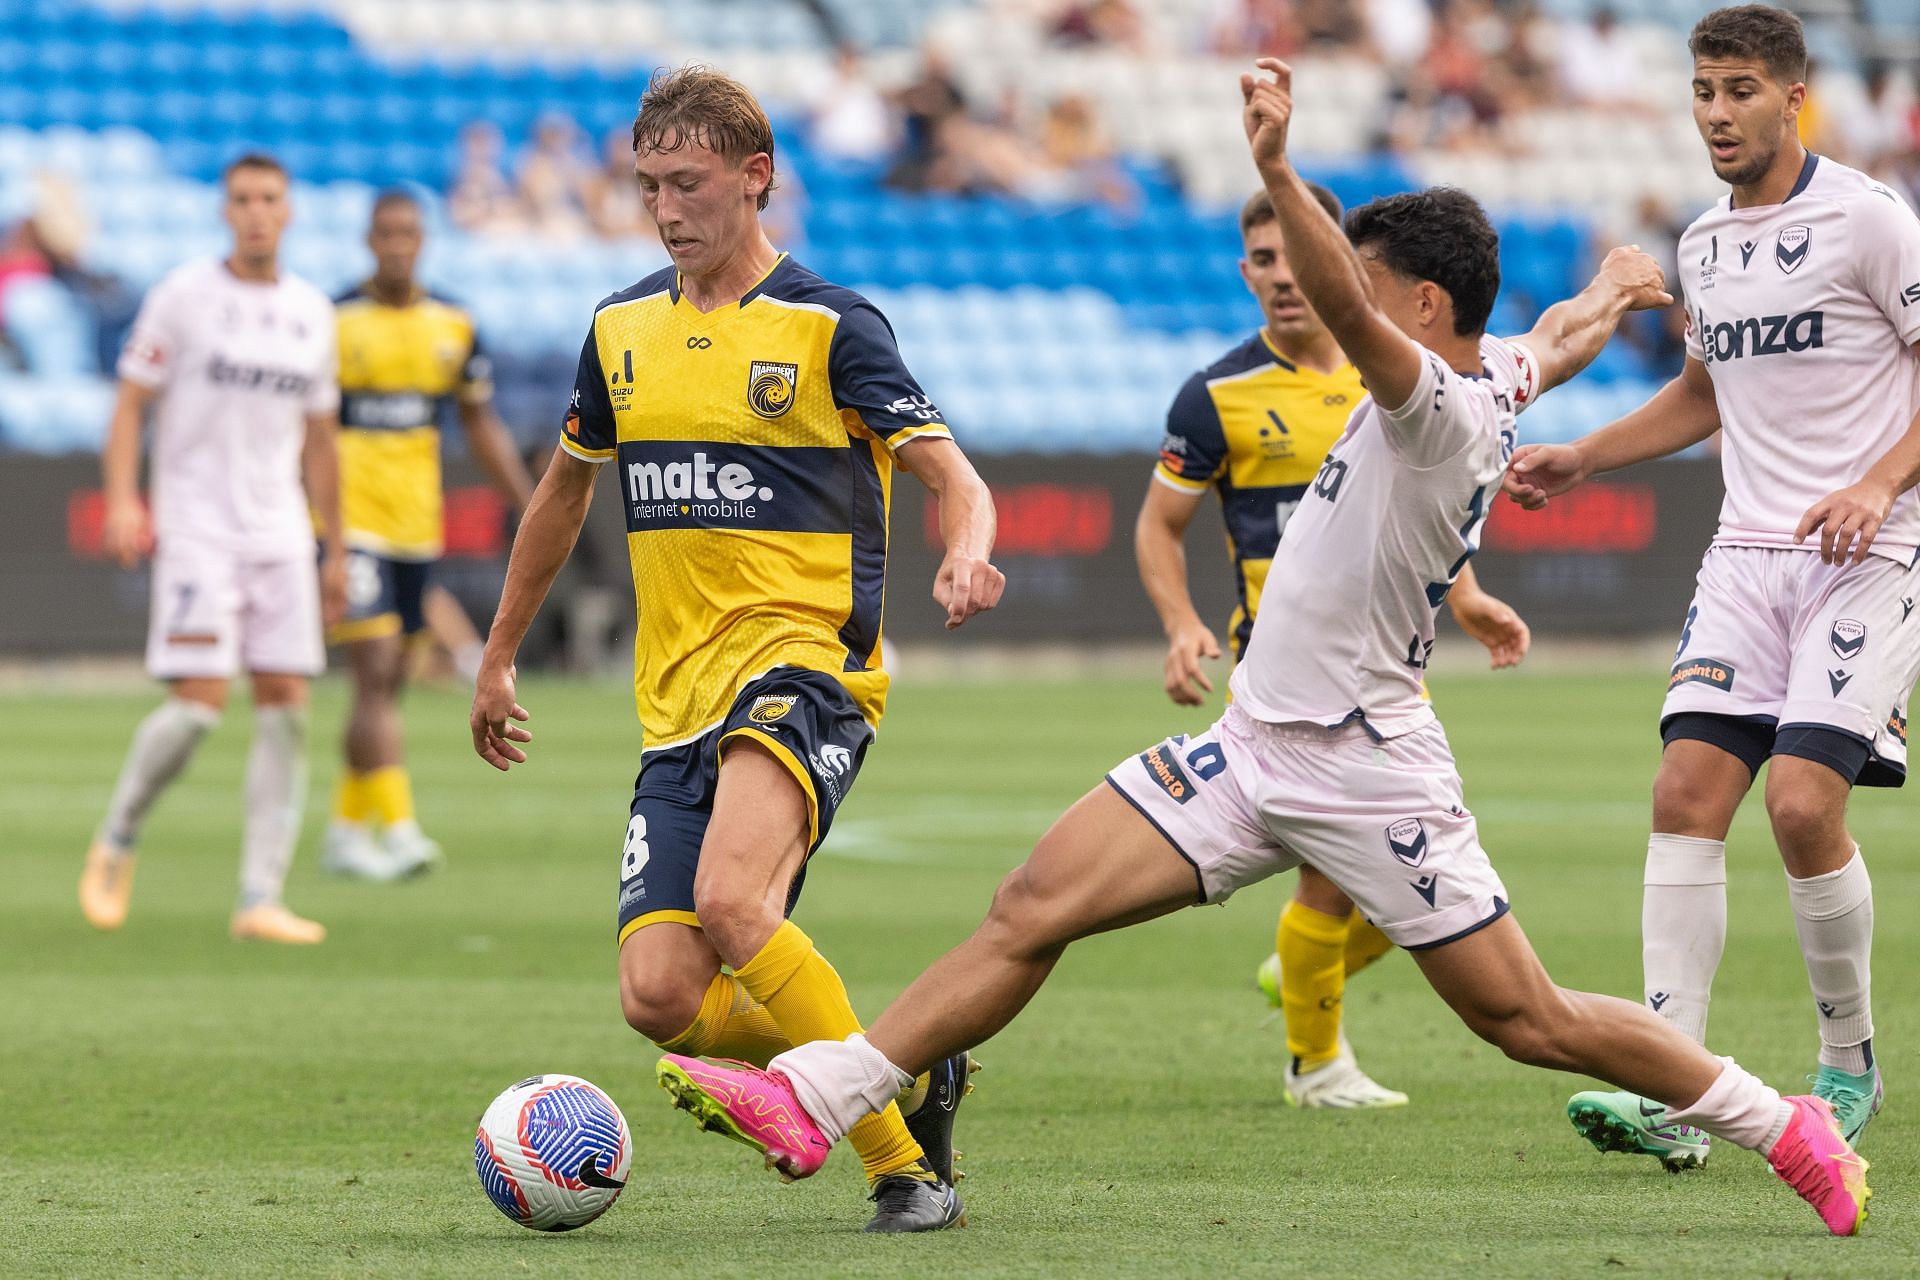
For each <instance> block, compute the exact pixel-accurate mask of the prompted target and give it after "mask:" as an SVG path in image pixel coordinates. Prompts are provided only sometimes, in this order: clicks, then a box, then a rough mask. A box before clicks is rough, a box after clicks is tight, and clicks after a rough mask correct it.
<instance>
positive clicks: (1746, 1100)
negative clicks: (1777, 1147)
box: [1667, 1058, 1793, 1155]
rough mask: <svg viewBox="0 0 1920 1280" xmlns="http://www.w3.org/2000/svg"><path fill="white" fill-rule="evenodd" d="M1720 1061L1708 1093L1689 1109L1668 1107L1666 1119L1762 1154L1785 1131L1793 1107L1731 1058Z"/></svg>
mask: <svg viewBox="0 0 1920 1280" xmlns="http://www.w3.org/2000/svg"><path fill="white" fill-rule="evenodd" d="M1720 1061H1721V1062H1722V1063H1724V1064H1725V1065H1724V1066H1722V1067H1721V1069H1720V1074H1719V1075H1717V1076H1715V1077H1714V1079H1713V1083H1712V1084H1710V1085H1708V1086H1707V1091H1706V1092H1705V1093H1703V1094H1701V1095H1700V1097H1699V1099H1698V1100H1697V1101H1696V1102H1694V1104H1693V1105H1692V1106H1690V1107H1680V1108H1669V1109H1668V1110H1667V1119H1669V1120H1671V1121H1673V1122H1674V1123H1675V1124H1690V1125H1692V1126H1693V1127H1694V1128H1696V1129H1705V1130H1706V1131H1707V1132H1708V1133H1710V1134H1712V1135H1713V1136H1714V1137H1716V1138H1725V1139H1726V1140H1727V1141H1728V1142H1731V1143H1733V1144H1734V1145H1736V1146H1741V1147H1745V1148H1746V1149H1747V1150H1749V1151H1758V1152H1759V1153H1760V1154H1762V1155H1765V1154H1766V1153H1767V1152H1769V1151H1771V1150H1773V1144H1774V1143H1776V1142H1778V1141H1780V1135H1781V1134H1783V1133H1785V1132H1786V1131H1787V1121H1789V1120H1791V1119H1792V1118H1793V1108H1792V1107H1789V1106H1788V1105H1787V1104H1786V1103H1785V1102H1782V1101H1781V1100H1780V1091H1779V1090H1778V1089H1775V1088H1774V1087H1772V1086H1771V1085H1768V1084H1765V1083H1763V1082H1762V1081H1761V1080H1760V1078H1759V1077H1758V1076H1755V1075H1754V1074H1752V1073H1751V1072H1749V1071H1748V1070H1747V1069H1746V1068H1745V1067H1742V1066H1741V1065H1740V1064H1739V1063H1737V1062H1735V1061H1734V1060H1733V1059H1732V1058H1722V1059H1720Z"/></svg>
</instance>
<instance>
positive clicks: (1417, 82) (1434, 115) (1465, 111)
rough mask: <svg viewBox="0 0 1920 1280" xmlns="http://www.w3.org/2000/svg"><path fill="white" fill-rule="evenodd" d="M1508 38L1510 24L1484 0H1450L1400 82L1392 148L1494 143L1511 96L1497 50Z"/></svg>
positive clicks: (1392, 133)
mask: <svg viewBox="0 0 1920 1280" xmlns="http://www.w3.org/2000/svg"><path fill="white" fill-rule="evenodd" d="M1506 44H1507V28H1506V25H1505V23H1504V21H1502V19H1501V17H1500V15H1499V13H1498V12H1497V11H1495V10H1494V9H1493V8H1492V7H1491V6H1489V5H1488V4H1486V3H1485V0H1449V2H1448V3H1447V5H1446V7H1445V8H1444V9H1443V10H1442V11H1441V12H1440V13H1439V14H1438V17H1437V20H1436V22H1435V24H1434V29H1433V39H1432V41H1431V42H1430V43H1429V44H1428V46H1427V51H1426V54H1425V55H1424V56H1423V57H1422V58H1421V59H1420V62H1419V65H1418V66H1416V67H1415V68H1414V69H1413V70H1412V71H1411V72H1410V73H1409V74H1408V76H1407V78H1406V81H1405V84H1404V86H1403V88H1402V91H1401V101H1400V104H1399V106H1398V108H1397V109H1396V111H1395V115H1394V119H1393V121H1392V124H1391V138H1392V145H1393V146H1394V148H1395V149H1396V150H1401V151H1416V150H1421V149H1425V148H1428V147H1443V148H1450V149H1454V150H1466V149H1472V148H1479V147H1486V146H1490V145H1492V144H1493V143H1495V142H1496V141H1497V133H1498V128H1499V125H1500V121H1501V119H1502V117H1503V116H1504V115H1505V114H1506V108H1507V101H1506V99H1505V97H1504V96H1503V94H1502V92H1501V89H1502V87H1503V85H1502V81H1501V79H1500V75H1499V69H1498V68H1497V66H1496V65H1495V62H1494V55H1496V54H1497V53H1499V52H1500V51H1502V50H1503V49H1504V48H1505V47H1506Z"/></svg>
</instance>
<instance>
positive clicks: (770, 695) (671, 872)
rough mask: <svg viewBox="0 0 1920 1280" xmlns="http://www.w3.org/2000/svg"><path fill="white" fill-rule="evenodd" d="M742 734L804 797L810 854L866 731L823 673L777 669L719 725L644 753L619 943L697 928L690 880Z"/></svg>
mask: <svg viewBox="0 0 1920 1280" xmlns="http://www.w3.org/2000/svg"><path fill="white" fill-rule="evenodd" d="M743 735H750V736H752V738H753V739H754V741H756V742H758V743H760V744H761V745H762V746H764V747H767V748H768V749H769V750H771V751H772V752H773V754H774V756H775V757H776V758H778V759H779V761H780V762H781V763H782V764H784V765H786V767H787V768H788V770H790V771H791V772H792V774H793V776H794V778H795V780H796V781H798V782H799V783H800V789H801V790H802V791H803V792H805V793H806V797H807V810H808V822H809V827H810V830H809V833H808V843H807V853H808V855H809V856H811V855H812V853H813V851H814V850H815V849H818V848H819V847H820V842H821V841H822V840H824V839H826V838H827V830H828V828H829V827H831V826H832V825H833V815H834V814H835V813H836V812H837V811H838V810H839V808H840V802H841V801H842V800H844V799H846V795H847V792H848V791H849V790H850V789H851V788H852V787H853V780H854V778H855V777H856V776H858V775H859V772H860V762H861V761H862V760H864V759H865V758H866V754H867V745H868V744H869V743H871V742H872V741H873V726H872V725H870V724H868V723H867V721H866V717H864V716H862V715H861V714H860V708H859V707H858V706H857V705H856V704H855V703H854V700H853V695H852V694H850V693H848V692H847V687H846V686H845V685H843V684H841V683H840V682H839V681H838V680H836V679H834V678H833V677H832V676H830V675H828V674H827V673H826V672H824V671H810V670H807V669H805V668H802V667H776V668H774V669H773V670H772V671H770V672H768V673H767V674H766V675H764V676H761V677H760V678H759V679H758V680H755V681H753V682H752V683H750V684H748V685H747V686H746V688H744V689H742V690H741V691H740V696H739V697H737V698H735V699H734V700H733V707H732V709H731V710H730V711H729V712H728V713H727V718H726V719H725V720H724V721H722V722H721V723H720V725H719V726H718V727H717V728H715V729H713V730H711V731H709V732H707V733H705V734H703V735H702V736H700V737H699V738H696V739H695V740H694V741H692V742H686V743H682V744H680V745H679V746H676V747H667V748H664V749H662V750H659V751H648V752H646V753H644V754H643V755H642V757H641V761H640V776H639V777H638V778H636V779H634V783H633V804H632V806H631V807H630V809H629V820H628V822H627V838H626V843H625V845H624V846H623V847H622V849H621V854H620V900H619V909H618V914H617V921H618V929H619V934H618V937H619V941H621V942H623V943H624V942H625V941H626V940H627V939H628V938H629V937H630V936H632V934H633V933H634V931H635V930H637V929H640V928H643V927H645V926H646V925H649V924H656V923H659V922H661V921H672V922H674V923H678V924H691V925H698V924H699V923H700V921H699V919H698V917H697V916H696V915H695V914H694V905H693V879H694V873H695V872H696V871H698V870H699V866H700V846H701V843H702V841H704V840H705V839H706V835H707V823H708V822H709V821H710V820H711V819H712V818H713V793H714V787H715V784H716V783H717V782H718V781H719V776H720V748H721V744H723V743H724V742H726V740H727V739H729V738H735V737H740V736H743ZM806 878H807V872H806V867H805V865H802V866H801V868H800V872H799V874H798V875H796V876H794V878H793V883H792V884H791V885H790V886H788V889H787V906H786V911H787V914H789V915H791V914H793V908H794V904H795V903H797V902H798V901H799V900H800V886H801V885H802V884H803V883H805V881H806Z"/></svg>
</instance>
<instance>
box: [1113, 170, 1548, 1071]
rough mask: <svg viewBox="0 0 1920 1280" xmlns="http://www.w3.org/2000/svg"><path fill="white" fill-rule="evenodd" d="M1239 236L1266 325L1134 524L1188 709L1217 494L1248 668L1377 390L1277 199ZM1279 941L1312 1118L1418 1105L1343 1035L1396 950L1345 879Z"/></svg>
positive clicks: (1514, 628) (1489, 609) (1510, 614)
mask: <svg viewBox="0 0 1920 1280" xmlns="http://www.w3.org/2000/svg"><path fill="white" fill-rule="evenodd" d="M1307 185H1308V188H1309V190H1311V191H1312V193H1313V196H1314V198H1315V199H1316V200H1317V201H1318V202H1319V204H1320V206H1321V207H1322V208H1324V209H1325V210H1326V211H1327V213H1328V214H1329V215H1331V216H1332V217H1333V219H1334V220H1335V221H1338V220H1339V218H1340V202H1339V201H1338V200H1337V199H1335V198H1334V195H1333V193H1332V192H1331V191H1328V190H1327V189H1326V188H1325V187H1323V186H1320V185H1319V184H1318V183H1309V184H1307ZM1240 235H1241V240H1242V247H1243V249H1244V251H1245V252H1244V256H1243V257H1242V258H1241V259H1240V274H1241V276H1242V277H1243V278H1244V279H1245V280H1246V282H1247V288H1248V289H1249V290H1251V291H1252V293H1253V295H1254V296H1255V297H1256V298H1258V299H1259V300H1260V305H1261V309H1262V311H1263V312H1264V313H1265V316H1266V324H1265V326H1264V327H1263V328H1262V329H1261V330H1260V331H1259V332H1258V333H1256V334H1254V335H1253V336H1252V337H1251V338H1248V339H1247V340H1246V341H1245V342H1243V343H1241V344H1240V345H1239V346H1237V347H1235V348H1234V349H1233V350H1232V351H1229V352H1228V353H1227V354H1226V355H1224V356H1222V357H1221V358H1220V359H1219V360H1217V361H1215V362H1214V363H1213V364H1212V365H1209V366H1208V367H1207V368H1206V369H1204V370H1202V371H1201V372H1199V373H1196V374H1194V375H1193V376H1192V377H1191V378H1189V379H1188V380H1187V382H1186V385H1184V386H1183V387H1182V388H1181V389H1180V393H1179V394H1178V395H1177V396H1175V397H1174V401H1173V407H1172V409H1170V410H1169V411H1168V414H1167V435H1166V439H1165V441H1164V442H1163V443H1162V445H1161V448H1160V463H1159V465H1158V466H1157V467H1155V468H1154V473H1153V474H1154V479H1155V481H1156V482H1157V483H1155V484H1152V485H1149V486H1148V488H1147V498H1146V502H1145V504H1144V505H1143V506H1142V507H1141V509H1140V518H1139V521H1138V523H1137V524H1136V526H1135V528H1134V550H1135V554H1136V556H1137V558H1138V560H1139V563H1140V579H1141V581H1142V582H1143V583H1144V584H1145V585H1146V588H1147V594H1148V595H1150V596H1151V597H1152V598H1153V603H1154V607H1155V608H1156V609H1157V610H1158V611H1159V613H1160V620H1161V623H1162V624H1163V625H1164V626H1165V628H1166V633H1167V658H1166V670H1165V680H1166V689H1167V694H1168V696H1170V697H1171V698H1172V699H1173V700H1174V701H1175V702H1177V703H1180V704H1182V705H1184V706H1198V705H1200V703H1201V701H1202V700H1203V697H1204V694H1207V693H1211V692H1213V683H1212V681H1211V680H1209V679H1208V678H1207V674H1206V671H1205V670H1204V669H1203V668H1202V667H1201V665H1200V662H1201V659H1203V658H1218V657H1219V656H1220V643H1219V641H1217V640H1216V639H1214V635H1213V631H1212V630H1211V629H1210V628H1209V627H1208V626H1207V624H1206V623H1205V622H1203V621H1201V619H1200V615H1199V614H1198V613H1197V612H1195V610H1194V607H1193V600H1192V597H1191V596H1190V595H1189V594H1188V590H1187V562H1186V551H1185V548H1184V545H1183V539H1184V537H1185V534H1186V530H1187V525H1188V523H1189V522H1190V521H1191V520H1192V519H1193V516H1194V512H1196V511H1197V510H1198V509H1199V507H1200V502H1201V499H1202V498H1204V497H1205V496H1206V493H1207V491H1208V490H1209V489H1217V490H1218V491H1219V494H1220V507H1221V512H1222V514H1223V515H1224V516H1225V519H1226V526H1227V546H1228V551H1229V553H1230V554H1231V555H1232V557H1233V567H1234V577H1235V581H1236V584H1237V586H1238V589H1239V605H1238V607H1237V608H1235V610H1234V613H1233V619H1232V622H1231V624H1230V625H1231V628H1232V629H1231V631H1230V632H1229V642H1230V643H1231V644H1232V646H1233V656H1234V659H1235V661H1238V660H1239V658H1240V655H1241V652H1242V651H1243V650H1244V649H1245V647H1246V643H1247V637H1248V636H1249V635H1250V634H1252V631H1253V619H1254V614H1255V613H1256V612H1257V611H1258V610H1259V608H1260V589H1261V587H1262V586H1263V585H1264V584H1265V582H1266V577H1267V566H1268V564H1269V563H1270V562H1271V561H1272V559H1273V554H1274V551H1275V549H1276V548H1277V547H1278V546H1279V545H1280V537H1281V534H1282V532H1283V531H1284V530H1285V528H1286V524H1287V517H1288V516H1290V515H1291V514H1292V513H1293V510H1294V508H1295V507H1296V506H1297V505H1298V504H1299V502H1300V500H1301V498H1303V497H1304V496H1305V495H1306V492H1307V486H1308V485H1309V484H1311V483H1312V482H1313V478H1314V475H1315V473H1316V472H1318V471H1319V470H1320V464H1321V462H1322V461H1324V460H1325V458H1326V456H1327V451H1328V450H1329V449H1331V448H1332V447H1333V445H1334V442H1335V441H1336V440H1338V439H1339V438H1340V433H1341V432H1342V431H1343V430H1344V429H1345V427H1346V424H1347V417H1348V415H1349V414H1350V413H1351V412H1352V411H1353V407H1354V406H1355V405H1356V404H1358V403H1359V402H1360V398H1361V397H1362V396H1363V395H1365V394H1366V389H1365V388H1364V387H1363V386H1361V384H1360V374H1359V371H1358V370H1356V369H1355V368H1354V367H1353V365H1352V364H1351V363H1349V362H1348V360H1347V358H1346V356H1345V355H1344V354H1342V352H1341V350H1340V348H1339V346H1338V345H1337V344H1336V343H1335V342H1334V340H1333V335H1332V334H1330V333H1328V332H1327V329H1326V326H1325V325H1323V324H1322V323H1321V322H1320V318H1319V317H1318V316H1317V315H1315V314H1314V312H1313V308H1312V307H1311V306H1310V305H1308V303H1307V300H1306V299H1305V298H1304V297H1303V296H1302V295H1301V293H1300V290H1299V289H1298V287H1297V286H1296V285H1295V283H1294V275H1293V269H1292V267H1291V266H1289V265H1288V263H1287V251H1286V244H1285V242H1284V241H1283V240H1282V239H1281V235H1280V226H1279V222H1278V221H1277V220H1276V218H1275V217H1274V212H1273V204H1272V202H1271V201H1270V200H1269V199H1268V198H1267V194H1266V193H1265V192H1264V191H1263V192H1260V193H1259V194H1257V195H1255V196H1254V197H1253V198H1251V199H1250V200H1248V201H1247V203H1246V206H1245V207H1244V208H1242V209H1241V211H1240ZM1447 603H1448V604H1449V605H1450V606H1451V607H1452V609H1453V617H1454V621H1455V622H1457V623H1459V624H1460V627H1461V629H1462V630H1464V631H1466V632H1467V634H1469V635H1471V636H1473V637H1474V638H1475V639H1477V640H1479V641H1480V642H1481V643H1482V644H1484V645H1486V646H1487V648H1488V650H1490V651H1491V652H1492V654H1493V665H1494V666H1495V667H1505V666H1511V665H1513V664H1514V663H1516V662H1519V661H1520V659H1521V658H1523V657H1525V656H1526V652H1527V644H1528V633H1527V625H1526V623H1525V622H1523V621H1521V619H1520V615H1519V614H1517V613H1515V612H1514V611H1513V610H1512V609H1511V608H1509V607H1508V606H1507V605H1505V604H1503V603H1502V602H1500V601H1499V600H1496V599H1494V598H1493V597H1492V596H1490V595H1488V594H1487V593H1486V592H1484V591H1482V590H1481V589H1480V586H1479V583H1478V581H1477V580H1476V579H1475V577H1474V575H1473V567H1472V566H1471V565H1463V566H1462V567H1461V570H1460V576H1459V579H1458V580H1457V581H1456V582H1455V583H1454V587H1453V590H1452V591H1451V592H1450V593H1449V594H1448V596H1447ZM1276 935H1277V937H1276V941H1277V950H1276V952H1275V954H1274V955H1273V956H1271V957H1269V958H1268V961H1267V963H1266V964H1264V965H1262V966H1261V969H1260V985H1261V987H1262V989H1264V990H1265V991H1266V992H1267V995H1268V998H1269V999H1270V1000H1273V1001H1274V1003H1276V1004H1278V1005H1279V1006H1280V1009H1281V1011H1282V1013H1283V1015H1284V1016H1285V1019H1286V1024H1287V1050H1288V1053H1289V1054H1290V1061H1289V1064H1288V1066H1287V1069H1286V1074H1285V1090H1286V1093H1285V1096H1286V1099H1287V1101H1288V1102H1291V1103H1293V1104H1294V1105H1295V1106H1299V1107H1339V1108H1358V1107H1398V1106H1404V1105H1406V1101H1407V1095H1406V1094H1404V1093H1400V1092H1398V1091H1396V1090H1393V1089H1386V1088H1382V1087H1381V1086H1380V1085H1378V1084H1376V1083H1375V1082H1374V1081H1373V1080H1371V1079H1370V1078H1368V1076H1367V1075H1366V1073H1365V1072H1363V1071H1361V1070H1360V1067H1359V1065H1358V1064H1357V1063H1356V1062H1355V1061H1354V1058H1353V1051H1352V1050H1351V1048H1349V1047H1348V1045H1347V1041H1346V1036H1345V1035H1344V1034H1343V1032H1342V1031H1341V1027H1340V1006H1341V999H1342V996H1343V994H1344V992H1345V990H1346V980H1347V976H1348V975H1349V974H1352V973H1355V972H1357V971H1359V970H1360V969H1362V968H1365V967H1366V966H1367V965H1369V964H1371V963H1372V962H1373V961H1375V960H1377V959H1379V958H1380V957H1381V956H1382V955H1384V954H1385V953H1386V952H1387V950H1388V949H1389V948H1390V947H1391V946H1392V944H1391V943H1390V942H1388V941H1387V938H1386V935H1385V934H1383V933H1381V932H1380V931H1379V930H1378V929H1376V928H1374V926H1373V925H1372V924H1370V923H1369V922H1367V921H1366V920H1364V919H1362V918H1361V917H1360V916H1358V915H1357V914H1356V913H1355V912H1354V909H1353V903H1352V902H1351V901H1350V900H1349V899H1348V898H1347V896H1346V895H1345V894H1343V893H1341V892H1340V890H1339V889H1338V888H1337V887H1336V886H1335V885H1334V883H1333V881H1331V880H1329V879H1328V878H1327V877H1326V876H1324V875H1322V874H1321V873H1320V872H1318V871H1316V870H1314V869H1313V868H1312V867H1307V866H1303V867H1301V868H1300V881H1299V884H1298V886H1297V887H1296V889H1295V891H1294V896H1293V901H1291V902H1289V903H1288V904H1287V907H1286V909H1285V910H1284V911H1282V912H1281V914H1280V924H1279V927H1278V929H1277V930H1276Z"/></svg>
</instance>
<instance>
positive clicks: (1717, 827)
mask: <svg viewBox="0 0 1920 1280" xmlns="http://www.w3.org/2000/svg"><path fill="white" fill-rule="evenodd" d="M1739 803H1740V798H1739V797H1738V796H1735V797H1733V798H1732V800H1731V803H1729V800H1728V797H1726V796H1724V795H1722V794H1721V789H1720V788H1719V787H1718V786H1716V785H1715V782H1714V779H1712V778H1707V777H1701V776H1697V775H1696V772H1695V771H1694V770H1690V769H1686V768H1682V767H1680V766H1679V765H1676V764H1674V763H1672V762H1671V761H1669V762H1667V763H1664V764H1662V765H1661V766H1660V771H1659V772H1658V773H1657V774H1655V775H1654V778H1653V829H1654V830H1655V831H1659V832H1664V833H1665V834H1667V835H1675V836H1694V837H1697V838H1699V839H1703V840H1720V839H1724V838H1725V836H1726V833H1727V826H1728V825H1729V823H1730V822H1731V821H1732V818H1733V811H1734V810H1735V809H1737V808H1738V807H1739Z"/></svg>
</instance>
